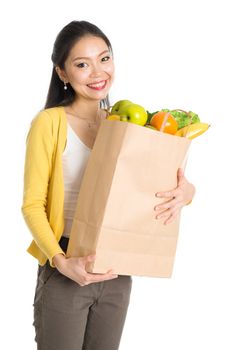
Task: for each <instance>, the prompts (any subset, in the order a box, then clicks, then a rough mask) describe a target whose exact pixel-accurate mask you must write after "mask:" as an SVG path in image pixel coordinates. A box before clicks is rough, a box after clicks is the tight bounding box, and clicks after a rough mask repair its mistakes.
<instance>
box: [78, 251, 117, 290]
mask: <svg viewBox="0 0 234 350" xmlns="http://www.w3.org/2000/svg"><path fill="white" fill-rule="evenodd" d="M95 259H96V255H88V256H84V257H81V258H79V263H81V266H82V268H83V276H82V277H81V278H80V281H79V284H80V285H81V286H82V287H83V286H86V285H88V284H91V283H97V282H103V281H107V280H111V279H114V278H117V277H118V275H116V274H114V273H113V270H112V269H111V270H108V271H107V272H106V273H89V272H87V271H86V270H85V266H86V264H87V263H88V262H93V261H95Z"/></svg>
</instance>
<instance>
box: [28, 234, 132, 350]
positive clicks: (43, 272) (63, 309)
mask: <svg viewBox="0 0 234 350" xmlns="http://www.w3.org/2000/svg"><path fill="white" fill-rule="evenodd" d="M60 244H61V246H62V247H63V249H64V250H66V245H67V241H66V240H65V239H62V240H61V241H60ZM64 245H65V246H64ZM131 287H132V278H131V277H130V276H119V277H118V278H116V279H113V280H109V281H104V282H98V283H91V284H89V285H87V286H84V287H81V286H80V285H79V284H77V283H76V282H74V281H72V280H71V279H69V278H67V277H65V276H64V275H62V274H61V273H59V272H58V270H57V269H55V268H52V267H50V265H49V263H48V262H47V263H46V264H45V265H44V266H39V267H38V278H37V286H36V292H35V298H34V323H33V324H34V326H35V331H36V337H35V340H36V342H37V349H38V350H117V349H118V348H119V343H120V339H121V335H122V331H123V327H124V323H125V319H126V314H127V309H128V305H129V300H130V293H131Z"/></svg>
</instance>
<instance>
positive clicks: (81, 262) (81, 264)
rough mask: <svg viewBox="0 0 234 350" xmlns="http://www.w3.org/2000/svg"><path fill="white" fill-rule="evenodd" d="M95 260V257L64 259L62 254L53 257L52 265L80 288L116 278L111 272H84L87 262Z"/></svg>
mask: <svg viewBox="0 0 234 350" xmlns="http://www.w3.org/2000/svg"><path fill="white" fill-rule="evenodd" d="M94 260H95V255H88V256H84V257H80V258H76V257H70V258H66V257H65V256H64V255H63V254H57V255H55V256H54V257H53V264H54V266H55V267H56V268H57V270H58V271H59V272H60V273H62V274H63V275H65V276H66V277H68V278H70V279H71V280H73V281H75V282H77V283H78V284H79V285H80V286H82V287H83V286H87V285H88V284H90V283H96V282H102V281H107V280H111V279H114V278H117V277H118V275H116V274H113V271H112V270H109V271H107V272H106V273H89V272H87V271H86V270H85V266H86V264H87V263H88V262H92V261H94Z"/></svg>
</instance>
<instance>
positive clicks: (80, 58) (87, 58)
mask: <svg viewBox="0 0 234 350" xmlns="http://www.w3.org/2000/svg"><path fill="white" fill-rule="evenodd" d="M107 52H108V53H110V51H109V50H105V51H102V52H101V53H100V54H99V55H98V57H100V56H102V55H103V54H104V53H107ZM83 59H86V60H89V59H90V57H76V58H74V59H73V60H72V62H74V61H76V60H83Z"/></svg>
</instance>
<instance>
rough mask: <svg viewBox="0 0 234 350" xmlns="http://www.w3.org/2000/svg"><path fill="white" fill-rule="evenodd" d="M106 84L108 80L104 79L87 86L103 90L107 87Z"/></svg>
mask: <svg viewBox="0 0 234 350" xmlns="http://www.w3.org/2000/svg"><path fill="white" fill-rule="evenodd" d="M106 84H107V80H102V81H99V82H98V83H95V84H88V85H87V86H88V87H89V88H90V89H94V90H102V89H104V88H105V87H106Z"/></svg>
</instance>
